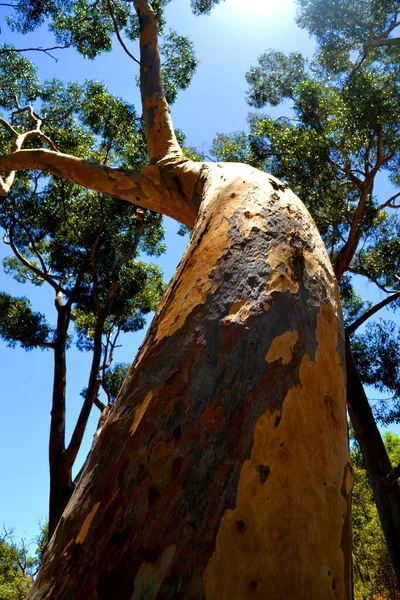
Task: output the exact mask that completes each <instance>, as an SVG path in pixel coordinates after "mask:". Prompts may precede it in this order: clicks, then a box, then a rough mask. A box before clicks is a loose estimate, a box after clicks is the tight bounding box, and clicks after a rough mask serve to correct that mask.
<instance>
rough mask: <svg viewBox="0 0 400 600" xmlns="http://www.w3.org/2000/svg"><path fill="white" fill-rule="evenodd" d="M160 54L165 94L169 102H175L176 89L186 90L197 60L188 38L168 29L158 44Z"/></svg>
mask: <svg viewBox="0 0 400 600" xmlns="http://www.w3.org/2000/svg"><path fill="white" fill-rule="evenodd" d="M160 54H161V55H162V61H163V62H162V69H161V76H162V80H163V85H164V91H165V96H166V98H167V102H169V103H170V104H171V103H173V102H175V100H176V97H177V95H178V90H186V89H187V88H188V87H189V85H190V82H191V80H192V77H193V74H194V72H195V70H196V67H197V64H198V61H197V59H196V57H195V53H194V48H193V44H192V42H191V41H189V40H188V38H186V37H184V36H183V35H179V34H178V33H177V32H176V31H170V32H169V34H168V35H166V36H164V39H163V41H162V43H161V44H160Z"/></svg>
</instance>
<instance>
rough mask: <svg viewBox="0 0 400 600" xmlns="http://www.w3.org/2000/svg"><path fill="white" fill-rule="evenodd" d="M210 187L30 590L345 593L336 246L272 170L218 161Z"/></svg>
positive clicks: (347, 483) (55, 593) (57, 593)
mask: <svg viewBox="0 0 400 600" xmlns="http://www.w3.org/2000/svg"><path fill="white" fill-rule="evenodd" d="M203 188H204V193H203V197H202V202H201V209H200V213H199V217H198V220H197V224H196V227H195V230H194V233H193V236H192V239H191V242H190V245H189V248H188V250H187V252H186V254H185V256H184V257H183V259H182V261H181V264H180V266H179V268H178V271H177V274H176V276H175V277H174V279H173V281H172V282H171V284H170V286H169V288H168V290H167V291H166V293H165V296H164V299H163V301H162V303H161V306H160V308H159V311H158V313H157V315H156V317H155V319H154V321H153V324H152V326H151V328H150V331H149V333H148V335H147V338H146V340H145V343H144V344H143V346H142V348H141V350H140V351H139V354H138V356H137V359H136V361H135V363H134V364H133V366H132V368H131V371H130V373H129V375H128V377H127V379H126V381H125V383H124V385H123V388H122V390H121V393H120V395H119V398H118V399H117V402H116V404H115V406H114V407H113V409H112V411H111V413H110V416H109V418H108V419H107V422H106V424H105V426H104V428H103V429H102V431H101V433H100V435H99V436H98V439H97V441H96V442H95V445H94V448H93V451H92V453H91V455H90V457H89V460H88V464H87V465H86V467H85V470H84V472H83V474H82V476H81V478H80V480H79V483H78V486H77V488H76V490H75V492H74V494H73V497H72V499H71V502H70V503H69V505H68V506H67V509H66V510H65V512H64V515H63V517H62V519H61V521H60V524H59V526H58V528H57V530H56V533H55V535H54V536H53V538H52V540H51V542H50V544H49V547H48V550H47V552H46V556H45V559H44V562H43V565H42V568H41V571H40V573H39V575H38V578H37V580H36V582H35V585H34V587H33V589H32V591H31V594H30V596H29V598H30V599H31V600H33V599H35V600H36V599H38V600H39V599H40V600H45V599H47V598H48V599H50V598H52V599H54V598H57V600H63V599H80V598H82V599H83V598H85V599H86V598H90V599H99V600H100V599H101V600H105V599H107V598H113V600H118V599H125V598H126V599H139V598H146V599H147V598H148V599H150V598H154V599H155V598H165V599H167V598H170V599H177V598H182V599H183V598H185V599H203V598H206V599H207V600H223V599H227V600H228V599H229V600H230V599H235V598H237V599H242V598H248V597H252V596H253V595H254V594H255V593H257V594H258V595H259V596H260V597H263V598H265V597H267V596H268V597H271V598H277V599H282V600H284V599H287V598H296V599H303V598H304V599H309V598H324V599H327V598H340V599H350V598H351V586H350V527H349V494H350V488H351V471H350V467H349V455H348V447H347V424H346V414H345V399H344V385H345V384H344V338H343V328H342V323H341V317H340V307H339V301H338V292H337V286H336V280H335V277H334V275H333V272H332V269H331V266H330V263H329V259H328V257H327V254H326V252H325V250H324V247H323V244H322V241H321V239H320V237H319V235H318V233H317V231H316V228H315V225H314V223H313V222H312V220H311V219H310V217H309V215H308V213H307V212H306V210H305V209H304V207H303V206H302V204H301V203H300V201H299V200H298V199H297V198H296V197H295V196H294V195H293V194H292V193H291V192H290V191H288V190H285V188H284V186H283V185H282V184H280V183H279V182H278V181H277V180H276V179H274V178H272V177H270V176H268V175H266V174H263V173H260V172H259V171H256V170H254V169H251V168H250V167H247V166H244V165H236V164H226V165H224V166H221V165H212V166H209V167H208V180H207V181H206V182H205V184H204V186H203Z"/></svg>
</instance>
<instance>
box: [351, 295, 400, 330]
mask: <svg viewBox="0 0 400 600" xmlns="http://www.w3.org/2000/svg"><path fill="white" fill-rule="evenodd" d="M399 298H400V291H398V292H395V293H394V294H392V295H391V296H387V298H384V299H383V300H381V302H378V304H375V306H371V308H369V309H368V310H366V311H365V312H364V314H362V315H361V317H359V318H358V319H356V320H355V321H353V323H351V325H349V326H348V327H346V335H352V334H353V333H354V332H355V331H356V330H357V329H358V328H359V327H360V326H361V325H362V324H363V323H365V321H367V320H368V319H370V318H371V317H372V316H373V315H374V314H376V313H377V312H378V311H379V310H381V308H384V307H385V306H387V305H388V304H390V303H391V302H394V301H395V300H398V299H399Z"/></svg>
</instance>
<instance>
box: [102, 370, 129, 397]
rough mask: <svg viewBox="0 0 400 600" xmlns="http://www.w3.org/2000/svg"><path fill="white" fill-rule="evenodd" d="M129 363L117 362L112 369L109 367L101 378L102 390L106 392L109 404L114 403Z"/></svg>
mask: <svg viewBox="0 0 400 600" xmlns="http://www.w3.org/2000/svg"><path fill="white" fill-rule="evenodd" d="M129 367H130V365H129V363H117V364H116V365H115V366H114V367H113V368H112V369H109V370H108V371H107V372H106V374H105V376H104V380H103V387H104V391H105V392H106V394H107V397H108V402H109V404H114V402H115V400H116V399H117V396H118V394H119V390H120V389H121V386H122V384H123V382H124V379H125V377H126V376H127V374H128V371H129Z"/></svg>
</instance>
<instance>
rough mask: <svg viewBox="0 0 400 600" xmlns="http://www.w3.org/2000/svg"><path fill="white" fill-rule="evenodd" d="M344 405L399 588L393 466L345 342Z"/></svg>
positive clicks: (399, 521)
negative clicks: (361, 456)
mask: <svg viewBox="0 0 400 600" xmlns="http://www.w3.org/2000/svg"><path fill="white" fill-rule="evenodd" d="M346 362H347V403H348V406H349V413H350V419H351V422H352V424H353V427H354V432H355V436H356V438H357V441H358V443H359V445H360V449H361V452H362V455H363V457H364V463H365V468H366V471H367V474H368V479H369V482H370V484H371V487H372V490H373V493H374V498H375V503H376V507H377V509H378V514H379V519H380V521H381V525H382V530H383V533H384V536H385V539H386V543H387V545H388V549H389V554H390V558H391V561H392V565H393V568H394V571H395V573H396V578H397V584H398V586H399V589H400V488H399V483H398V481H392V482H388V481H385V475H387V474H388V473H390V472H391V470H392V465H391V463H390V459H389V456H388V454H387V451H386V448H385V445H384V443H383V440H382V436H381V434H380V433H379V429H378V427H377V426H376V422H375V419H374V416H373V414H372V411H371V407H370V405H369V402H368V398H367V396H366V394H365V391H364V388H363V386H362V383H361V381H360V378H359V375H358V372H357V368H356V365H355V362H354V358H353V355H352V353H351V350H350V345H349V344H348V343H347V351H346Z"/></svg>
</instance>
